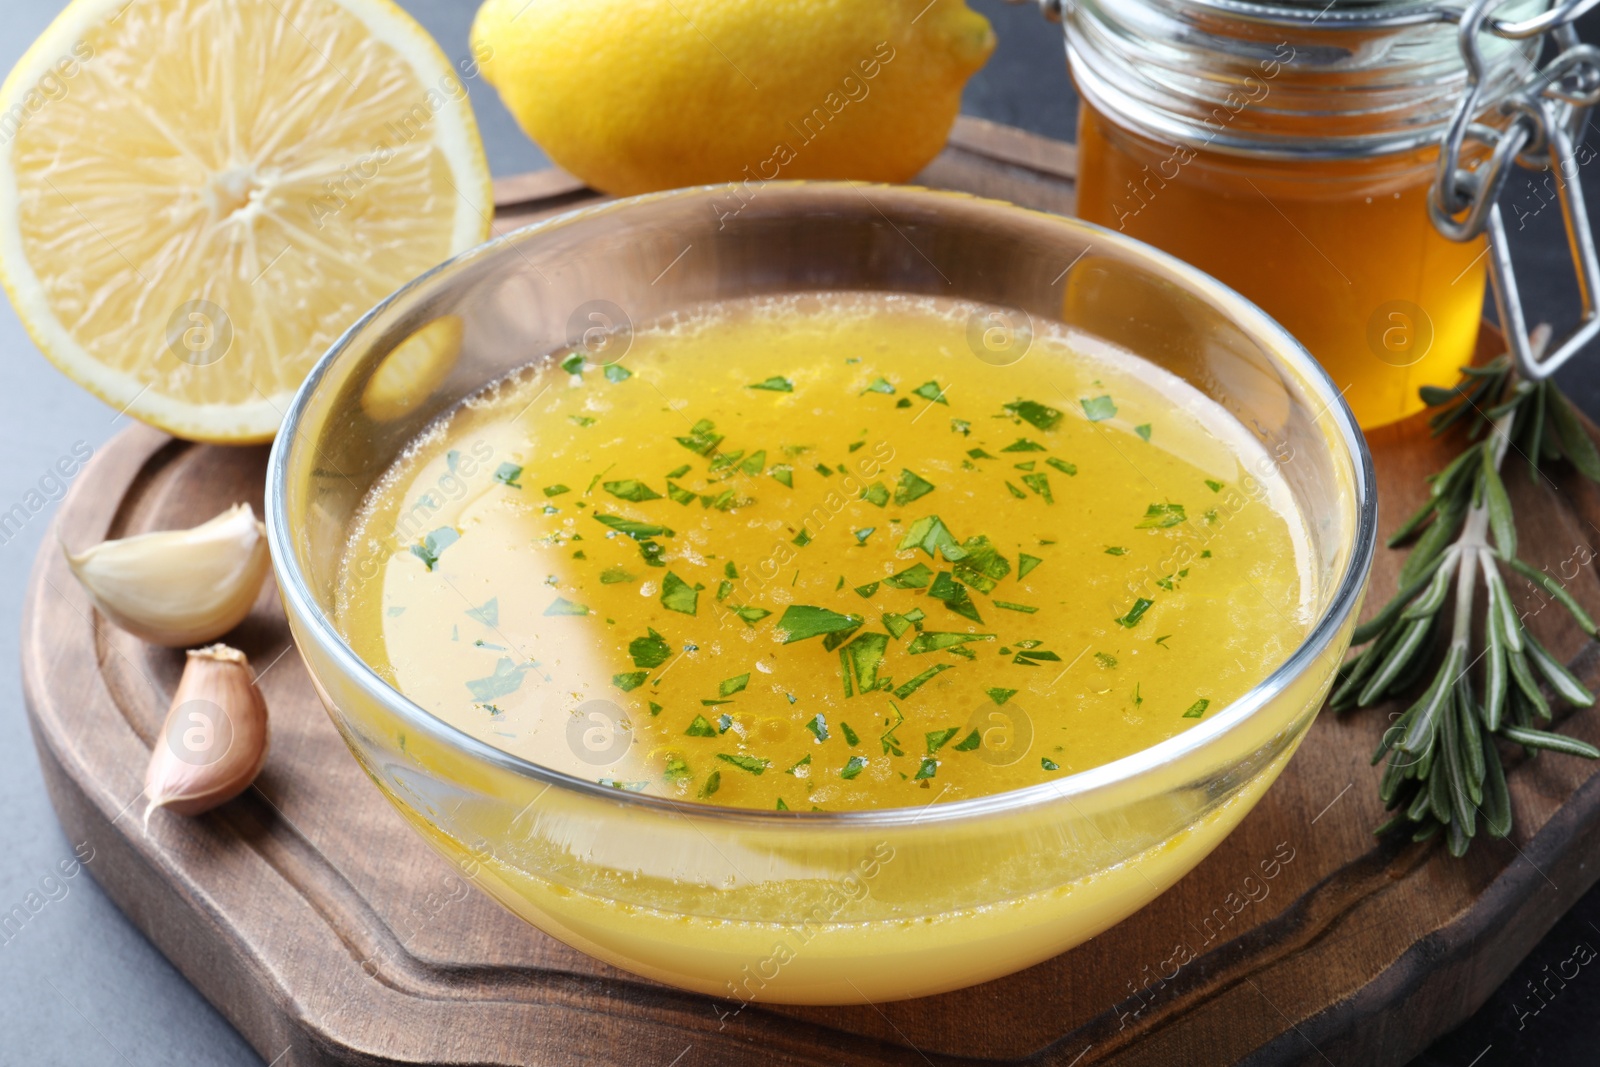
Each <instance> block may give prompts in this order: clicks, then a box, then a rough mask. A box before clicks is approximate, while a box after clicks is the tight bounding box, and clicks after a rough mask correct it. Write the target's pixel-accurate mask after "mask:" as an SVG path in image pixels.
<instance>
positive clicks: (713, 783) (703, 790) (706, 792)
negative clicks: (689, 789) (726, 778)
mask: <svg viewBox="0 0 1600 1067" xmlns="http://www.w3.org/2000/svg"><path fill="white" fill-rule="evenodd" d="M720 785H722V772H721V771H712V772H711V773H710V774H709V775H707V776H706V784H705V785H703V786H701V787H700V799H701V800H705V799H706V798H707V797H710V796H711V795H712V794H714V793H715V792H716V791H717V787H718V786H720Z"/></svg>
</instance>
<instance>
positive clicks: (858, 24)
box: [472, 0, 995, 195]
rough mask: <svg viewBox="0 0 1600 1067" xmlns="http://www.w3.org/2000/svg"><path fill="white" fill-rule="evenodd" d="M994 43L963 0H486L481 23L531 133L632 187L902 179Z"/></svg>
mask: <svg viewBox="0 0 1600 1067" xmlns="http://www.w3.org/2000/svg"><path fill="white" fill-rule="evenodd" d="M994 43H995V39H994V31H993V29H992V28H991V27H990V26H989V22H988V20H987V19H985V18H984V17H983V16H982V15H980V14H978V13H977V12H975V11H973V10H971V9H970V8H968V7H967V5H966V3H965V0H931V2H930V0H486V2H485V3H484V5H483V6H482V7H481V8H479V9H478V14H477V18H476V19H475V20H474V22H473V26H472V45H473V51H474V53H475V54H476V55H478V56H480V57H484V56H486V57H487V58H485V59H483V61H482V68H483V74H484V77H485V78H486V79H488V81H489V82H490V84H492V85H494V86H495V88H497V89H498V90H499V91H500V97H501V99H502V100H504V101H505V104H506V107H507V108H508V109H509V110H510V111H511V113H512V114H513V115H515V116H516V118H517V121H518V122H520V123H521V124H522V128H523V129H524V130H525V131H526V132H527V133H528V135H529V136H530V137H532V138H533V139H534V140H535V141H536V142H538V144H539V146H540V147H541V148H543V149H544V151H545V152H546V153H547V154H548V155H549V156H550V158H551V159H553V160H554V161H555V162H556V163H557V164H559V165H560V166H562V167H564V168H565V169H567V170H568V171H570V172H572V173H573V174H575V175H577V176H578V177H579V178H582V179H583V180H584V181H586V182H588V183H589V184H590V185H591V186H593V187H594V188H596V189H600V190H602V191H604V192H608V193H615V194H618V195H629V194H633V193H643V192H650V191H653V190H658V189H671V188H676V187H679V186H684V185H699V184H705V183H712V182H723V181H742V180H773V179H778V178H858V179H861V180H864V181H883V182H903V181H906V180H908V179H910V178H911V177H912V176H913V175H915V174H916V173H917V172H918V171H920V170H921V169H922V168H923V167H924V166H925V165H926V164H927V163H928V161H929V160H931V159H932V158H933V157H934V156H935V155H937V154H938V152H939V149H940V148H941V147H943V145H944V141H945V138H946V137H947V136H948V135H949V133H950V125H951V123H952V122H954V121H955V117H956V113H957V110H958V109H959V106H960V100H961V87H962V86H963V85H964V84H965V83H966V80H967V79H968V78H969V77H971V75H972V74H973V73H974V72H975V71H976V70H978V68H979V67H981V66H983V64H984V61H985V60H986V59H988V58H989V53H990V52H991V51H993V49H994Z"/></svg>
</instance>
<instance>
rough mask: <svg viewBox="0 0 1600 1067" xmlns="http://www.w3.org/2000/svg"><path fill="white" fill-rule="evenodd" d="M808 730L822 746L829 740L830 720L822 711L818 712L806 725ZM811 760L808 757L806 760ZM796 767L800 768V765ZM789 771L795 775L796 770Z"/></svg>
mask: <svg viewBox="0 0 1600 1067" xmlns="http://www.w3.org/2000/svg"><path fill="white" fill-rule="evenodd" d="M806 729H807V730H810V731H811V736H812V737H815V738H816V739H817V743H818V744H821V743H822V742H824V741H826V740H827V739H828V718H827V716H825V715H823V714H822V712H820V711H819V712H817V713H816V715H814V716H812V718H811V721H810V722H808V723H806ZM810 759H811V757H810V756H807V757H806V760H810ZM802 762H804V761H802ZM796 766H798V764H797V765H796ZM789 771H790V773H791V774H792V773H794V768H793V767H791V768H789Z"/></svg>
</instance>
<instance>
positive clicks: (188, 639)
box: [67, 504, 272, 648]
mask: <svg viewBox="0 0 1600 1067" xmlns="http://www.w3.org/2000/svg"><path fill="white" fill-rule="evenodd" d="M67 565H68V566H70V567H71V568H72V573H73V575H74V576H75V577H76V578H77V579H78V582H79V584H81V585H82V586H83V588H84V590H85V591H86V592H88V594H89V597H90V599H92V600H93V601H94V605H95V607H96V608H98V609H99V610H100V613H101V614H102V615H104V616H105V617H106V618H108V619H110V620H111V621H112V622H113V623H115V624H116V625H118V626H120V627H121V628H122V629H124V630H126V631H128V632H129V633H131V634H133V635H134V636H135V637H139V638H143V639H144V640H146V641H149V642H150V643H152V644H157V645H166V646H167V647H169V648H182V647H184V646H186V645H199V644H204V643H206V642H208V641H214V640H216V639H217V638H219V637H221V636H222V635H223V634H225V633H227V632H228V631H229V630H231V629H233V628H234V627H235V626H237V625H239V623H241V622H243V621H244V617H245V616H246V615H248V614H250V608H251V606H252V605H254V604H255V602H256V596H257V595H258V594H259V593H260V592H261V585H262V583H263V582H265V581H266V578H267V572H268V571H269V570H271V568H272V560H271V557H270V556H269V555H268V553H267V538H266V528H265V527H264V526H262V525H261V523H260V522H258V521H256V516H255V512H254V511H253V510H251V508H250V505H248V504H235V505H234V506H233V507H231V508H229V509H228V510H227V511H224V512H223V513H222V514H221V515H218V516H217V517H216V518H214V519H212V520H211V521H210V522H207V523H204V524H202V525H200V526H196V527H195V528H194V529H192V530H163V531H160V532H158V533H147V534H139V535H138V536H136V537H128V538H124V539H122V540H119V541H106V542H103V543H101V544H98V545H96V546H94V547H93V548H91V549H89V550H88V551H86V552H83V553H81V554H78V555H73V554H72V553H71V552H68V553H67Z"/></svg>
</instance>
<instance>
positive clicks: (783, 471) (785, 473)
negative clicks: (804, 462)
mask: <svg viewBox="0 0 1600 1067" xmlns="http://www.w3.org/2000/svg"><path fill="white" fill-rule="evenodd" d="M767 474H768V475H769V476H770V477H771V478H772V480H773V481H775V482H777V483H778V484H779V485H782V486H784V487H786V488H789V489H793V488H794V468H793V467H791V466H789V465H788V464H787V463H776V464H774V465H773V467H772V469H771V470H770V471H768V472H767Z"/></svg>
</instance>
